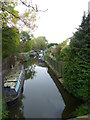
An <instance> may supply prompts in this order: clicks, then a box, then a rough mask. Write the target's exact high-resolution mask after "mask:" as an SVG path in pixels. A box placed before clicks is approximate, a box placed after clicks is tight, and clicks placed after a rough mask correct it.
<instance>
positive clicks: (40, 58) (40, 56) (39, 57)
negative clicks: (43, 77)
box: [38, 53, 44, 63]
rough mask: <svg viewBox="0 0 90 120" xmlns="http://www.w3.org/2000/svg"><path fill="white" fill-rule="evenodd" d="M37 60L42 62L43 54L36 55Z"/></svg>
mask: <svg viewBox="0 0 90 120" xmlns="http://www.w3.org/2000/svg"><path fill="white" fill-rule="evenodd" d="M38 62H39V63H41V62H44V55H43V54H42V53H40V54H39V56H38Z"/></svg>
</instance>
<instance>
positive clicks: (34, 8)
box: [20, 0, 48, 12]
mask: <svg viewBox="0 0 90 120" xmlns="http://www.w3.org/2000/svg"><path fill="white" fill-rule="evenodd" d="M20 1H21V3H22V4H23V5H25V6H26V7H29V8H32V9H33V10H35V11H36V12H46V11H48V9H46V10H38V7H37V5H35V6H36V7H33V6H31V5H27V4H26V3H25V2H23V1H22V0H20Z"/></svg>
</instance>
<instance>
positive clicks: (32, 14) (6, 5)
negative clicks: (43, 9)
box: [0, 0, 38, 30]
mask: <svg viewBox="0 0 90 120" xmlns="http://www.w3.org/2000/svg"><path fill="white" fill-rule="evenodd" d="M27 4H28V5H27ZM29 4H30V3H29V2H28V3H27V1H25V2H24V1H23V0H22V1H21V0H20V1H16V0H10V1H9V0H2V1H0V19H1V21H0V27H1V26H3V27H6V26H15V25H16V23H18V28H21V29H23V26H27V27H29V29H30V30H34V29H35V28H36V27H37V26H36V23H35V21H36V19H37V17H36V12H38V8H37V11H36V7H33V6H30V5H29ZM18 5H23V7H24V10H23V13H22V14H19V11H18V10H16V9H15V8H16V6H18Z"/></svg>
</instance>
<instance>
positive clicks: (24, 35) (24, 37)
mask: <svg viewBox="0 0 90 120" xmlns="http://www.w3.org/2000/svg"><path fill="white" fill-rule="evenodd" d="M21 40H22V41H24V42H25V41H28V40H31V38H30V35H29V33H28V32H26V31H22V32H21Z"/></svg>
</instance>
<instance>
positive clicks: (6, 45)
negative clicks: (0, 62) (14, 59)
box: [2, 27, 20, 58]
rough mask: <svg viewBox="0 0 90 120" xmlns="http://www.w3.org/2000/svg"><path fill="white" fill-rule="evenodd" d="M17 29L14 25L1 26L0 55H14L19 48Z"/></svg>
mask: <svg viewBox="0 0 90 120" xmlns="http://www.w3.org/2000/svg"><path fill="white" fill-rule="evenodd" d="M19 37H20V36H19V31H18V29H17V28H16V27H11V28H9V27H3V28H2V56H3V58H5V57H8V56H11V55H14V54H15V53H17V52H18V50H19Z"/></svg>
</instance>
